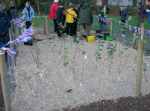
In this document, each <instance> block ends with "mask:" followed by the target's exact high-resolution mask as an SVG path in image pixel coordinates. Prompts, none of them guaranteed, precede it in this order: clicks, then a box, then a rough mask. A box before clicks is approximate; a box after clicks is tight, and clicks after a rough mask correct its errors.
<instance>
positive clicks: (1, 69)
mask: <svg viewBox="0 0 150 111" xmlns="http://www.w3.org/2000/svg"><path fill="white" fill-rule="evenodd" d="M6 74H7V72H6V62H5V52H3V51H2V50H0V79H1V85H2V93H3V98H4V106H5V111H11V105H10V102H11V101H10V94H9V91H8V82H7V78H6V77H7V76H6Z"/></svg>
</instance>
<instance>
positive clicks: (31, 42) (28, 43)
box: [24, 39, 33, 46]
mask: <svg viewBox="0 0 150 111" xmlns="http://www.w3.org/2000/svg"><path fill="white" fill-rule="evenodd" d="M24 45H30V46H32V45H33V40H32V39H31V40H29V41H27V42H25V43H24Z"/></svg>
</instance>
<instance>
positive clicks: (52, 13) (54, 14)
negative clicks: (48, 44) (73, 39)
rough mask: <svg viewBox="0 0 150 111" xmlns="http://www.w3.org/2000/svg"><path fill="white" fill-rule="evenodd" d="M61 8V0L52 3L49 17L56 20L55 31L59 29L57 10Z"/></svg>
mask: <svg viewBox="0 0 150 111" xmlns="http://www.w3.org/2000/svg"><path fill="white" fill-rule="evenodd" d="M58 8H59V0H54V2H53V3H52V4H51V5H50V10H49V14H48V19H49V20H53V22H54V32H57V30H58V23H57V20H56V19H57V10H58Z"/></svg>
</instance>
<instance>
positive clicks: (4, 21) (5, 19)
mask: <svg viewBox="0 0 150 111" xmlns="http://www.w3.org/2000/svg"><path fill="white" fill-rule="evenodd" d="M9 27H10V17H9V16H8V14H7V13H6V11H5V8H4V5H2V4H1V3H0V47H2V46H4V45H5V44H7V42H8V41H9V40H10V39H9Z"/></svg>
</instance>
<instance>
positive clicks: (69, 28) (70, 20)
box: [65, 4, 77, 36]
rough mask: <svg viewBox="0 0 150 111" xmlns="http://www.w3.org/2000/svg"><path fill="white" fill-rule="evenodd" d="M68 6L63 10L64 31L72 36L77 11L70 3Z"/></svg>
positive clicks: (74, 31)
mask: <svg viewBox="0 0 150 111" xmlns="http://www.w3.org/2000/svg"><path fill="white" fill-rule="evenodd" d="M69 6H70V7H69V8H68V9H66V10H65V16H66V33H67V35H70V36H74V35H75V34H76V29H75V26H74V25H75V22H76V19H77V13H76V11H75V10H74V8H73V5H72V4H70V5H69Z"/></svg>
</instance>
